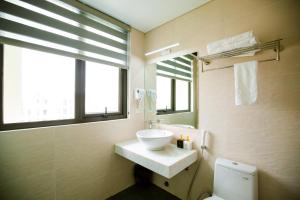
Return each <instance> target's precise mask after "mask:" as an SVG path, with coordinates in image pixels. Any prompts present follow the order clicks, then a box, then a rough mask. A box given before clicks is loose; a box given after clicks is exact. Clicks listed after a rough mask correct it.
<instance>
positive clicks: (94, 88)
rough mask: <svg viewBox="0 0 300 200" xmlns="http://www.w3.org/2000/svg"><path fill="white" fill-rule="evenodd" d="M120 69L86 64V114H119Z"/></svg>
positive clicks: (97, 64) (92, 63) (90, 63)
mask: <svg viewBox="0 0 300 200" xmlns="http://www.w3.org/2000/svg"><path fill="white" fill-rule="evenodd" d="M119 75H120V69H119V68H117V67H110V66H105V65H101V64H99V63H94V62H86V76H85V113H86V114H95V113H104V112H105V108H107V112H108V113H114V112H119Z"/></svg>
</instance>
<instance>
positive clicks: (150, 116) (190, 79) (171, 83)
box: [144, 53, 198, 128]
mask: <svg viewBox="0 0 300 200" xmlns="http://www.w3.org/2000/svg"><path fill="white" fill-rule="evenodd" d="M195 55H196V53H193V54H185V55H181V56H176V57H172V58H168V59H161V61H157V62H153V63H149V64H147V65H146V68H145V79H144V80H145V93H146V95H145V107H144V109H145V112H144V113H145V119H146V121H147V122H148V123H149V122H151V121H152V122H157V121H158V120H159V121H160V122H161V123H163V124H174V125H175V124H176V125H178V126H183V127H194V128H197V127H198V123H197V122H198V103H197V102H198V92H197V91H198V67H197V64H198V63H197V59H195ZM148 125H149V124H148ZM148 127H149V126H148Z"/></svg>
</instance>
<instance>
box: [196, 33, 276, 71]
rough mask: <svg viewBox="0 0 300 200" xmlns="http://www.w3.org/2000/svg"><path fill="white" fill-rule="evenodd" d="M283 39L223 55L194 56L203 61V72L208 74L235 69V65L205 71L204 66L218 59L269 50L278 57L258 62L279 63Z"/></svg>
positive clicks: (226, 52)
mask: <svg viewBox="0 0 300 200" xmlns="http://www.w3.org/2000/svg"><path fill="white" fill-rule="evenodd" d="M281 40H282V39H277V40H273V41H269V42H265V43H260V44H255V45H252V46H249V47H242V48H236V49H233V50H230V51H224V52H221V53H216V54H212V55H207V56H202V57H199V56H194V57H195V58H197V59H198V60H200V61H201V71H202V72H206V71H213V70H218V69H226V68H230V67H233V65H230V66H225V67H218V68H211V69H204V66H203V65H204V64H206V65H209V64H210V63H211V62H212V61H213V60H216V59H222V58H229V57H234V56H240V55H243V54H246V53H250V52H253V51H254V52H258V51H264V50H268V49H273V50H274V51H275V52H276V57H275V58H270V59H264V60H258V62H268V61H274V60H276V61H279V60H280V41H281Z"/></svg>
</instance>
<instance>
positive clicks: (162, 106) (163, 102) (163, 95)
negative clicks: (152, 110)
mask: <svg viewBox="0 0 300 200" xmlns="http://www.w3.org/2000/svg"><path fill="white" fill-rule="evenodd" d="M156 91H157V100H156V109H157V110H170V109H171V108H172V106H171V102H172V79H170V78H166V77H163V76H157V77H156Z"/></svg>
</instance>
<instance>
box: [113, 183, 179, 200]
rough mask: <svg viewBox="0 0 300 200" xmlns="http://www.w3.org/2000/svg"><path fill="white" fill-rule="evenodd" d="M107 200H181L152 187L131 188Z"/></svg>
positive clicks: (135, 186)
mask: <svg viewBox="0 0 300 200" xmlns="http://www.w3.org/2000/svg"><path fill="white" fill-rule="evenodd" d="M107 200H180V199H179V198H177V197H176V196H174V195H172V194H170V193H168V192H166V191H165V190H163V189H161V188H159V187H157V186H155V185H150V186H148V187H147V188H145V187H140V186H137V185H134V186H131V187H129V188H127V189H126V190H123V191H121V192H119V193H118V194H116V195H114V196H112V197H109V198H108V199H107Z"/></svg>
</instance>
